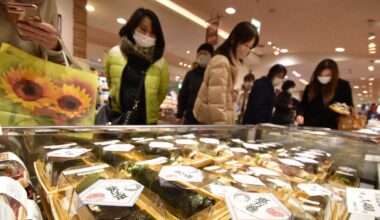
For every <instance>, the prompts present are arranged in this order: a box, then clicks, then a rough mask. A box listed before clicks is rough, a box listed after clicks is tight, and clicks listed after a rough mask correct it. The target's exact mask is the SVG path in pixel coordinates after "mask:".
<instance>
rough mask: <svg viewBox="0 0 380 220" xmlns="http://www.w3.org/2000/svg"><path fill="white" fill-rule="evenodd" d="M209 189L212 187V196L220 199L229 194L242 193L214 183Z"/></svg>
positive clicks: (231, 187) (230, 187)
mask: <svg viewBox="0 0 380 220" xmlns="http://www.w3.org/2000/svg"><path fill="white" fill-rule="evenodd" d="M209 187H210V191H211V193H212V194H215V195H217V196H219V197H222V198H223V199H224V197H225V195H226V194H227V193H236V192H240V190H239V189H237V188H235V187H233V186H221V185H217V184H214V183H212V184H210V185H209Z"/></svg>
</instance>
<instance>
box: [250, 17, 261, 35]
mask: <svg viewBox="0 0 380 220" xmlns="http://www.w3.org/2000/svg"><path fill="white" fill-rule="evenodd" d="M251 24H253V26H255V27H256V28H257V33H258V34H260V30H261V21H259V20H257V19H254V18H252V19H251Z"/></svg>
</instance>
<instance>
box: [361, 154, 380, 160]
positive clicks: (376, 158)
mask: <svg viewBox="0 0 380 220" xmlns="http://www.w3.org/2000/svg"><path fill="white" fill-rule="evenodd" d="M364 160H365V161H371V162H380V155H372V154H366V155H365V158H364Z"/></svg>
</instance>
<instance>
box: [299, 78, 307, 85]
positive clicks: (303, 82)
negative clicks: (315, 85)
mask: <svg viewBox="0 0 380 220" xmlns="http://www.w3.org/2000/svg"><path fill="white" fill-rule="evenodd" d="M298 81H299V82H300V83H302V84H304V85H309V82H308V81H306V80H304V79H299V80H298Z"/></svg>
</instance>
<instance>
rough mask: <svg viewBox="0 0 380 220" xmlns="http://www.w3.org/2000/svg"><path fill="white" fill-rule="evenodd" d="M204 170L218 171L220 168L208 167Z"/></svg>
mask: <svg viewBox="0 0 380 220" xmlns="http://www.w3.org/2000/svg"><path fill="white" fill-rule="evenodd" d="M203 169H204V170H207V171H213V170H219V169H220V166H215V165H214V166H208V167H204V168H203Z"/></svg>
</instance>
